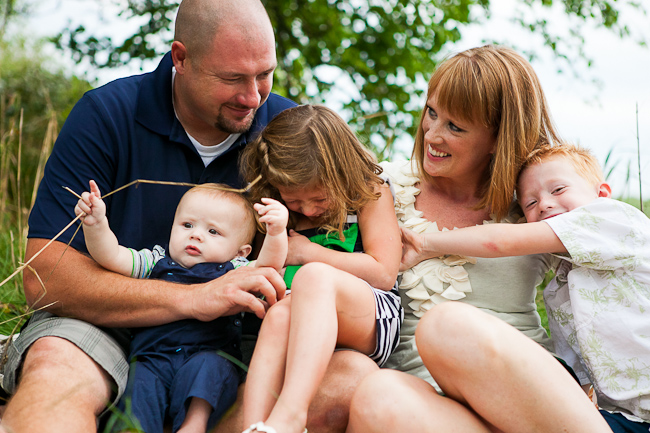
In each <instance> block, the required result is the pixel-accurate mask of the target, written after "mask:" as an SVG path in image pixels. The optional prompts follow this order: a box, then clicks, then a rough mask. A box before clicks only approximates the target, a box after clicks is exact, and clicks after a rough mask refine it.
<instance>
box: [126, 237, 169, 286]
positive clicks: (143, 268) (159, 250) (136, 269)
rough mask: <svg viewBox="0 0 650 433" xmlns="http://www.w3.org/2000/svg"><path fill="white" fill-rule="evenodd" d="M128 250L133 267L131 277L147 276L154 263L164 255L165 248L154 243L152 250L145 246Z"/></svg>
mask: <svg viewBox="0 0 650 433" xmlns="http://www.w3.org/2000/svg"><path fill="white" fill-rule="evenodd" d="M129 251H130V252H131V256H132V257H133V268H132V270H131V277H133V278H149V275H151V271H152V270H153V267H154V266H155V265H156V263H158V261H159V260H160V259H162V258H163V257H165V249H164V248H163V247H161V246H160V245H156V246H155V247H154V248H153V250H149V249H146V248H145V249H142V250H140V251H136V250H134V249H133V248H129Z"/></svg>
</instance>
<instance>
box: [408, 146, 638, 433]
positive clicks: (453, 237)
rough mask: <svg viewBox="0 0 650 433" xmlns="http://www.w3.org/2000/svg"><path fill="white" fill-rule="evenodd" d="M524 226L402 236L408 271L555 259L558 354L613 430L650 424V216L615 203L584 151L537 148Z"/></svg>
mask: <svg viewBox="0 0 650 433" xmlns="http://www.w3.org/2000/svg"><path fill="white" fill-rule="evenodd" d="M517 196H518V201H519V204H520V206H521V208H522V209H523V211H524V214H525V216H526V219H527V221H528V223H527V224H490V225H484V226H476V227H469V228H463V229H458V230H453V231H445V232H438V233H426V234H423V235H417V234H415V233H413V232H408V231H403V234H402V235H403V243H404V255H403V258H402V262H403V263H402V267H403V268H408V267H411V266H413V265H414V264H416V263H418V262H419V261H422V260H424V259H427V258H431V257H438V256H440V255H443V254H461V255H468V256H478V257H503V256H515V255H527V254H539V253H554V254H555V255H557V257H559V259H560V260H559V265H558V266H557V268H556V269H555V278H554V279H553V281H551V282H550V283H549V284H548V286H547V287H546V289H545V290H544V300H545V303H546V308H547V311H548V313H549V315H548V318H549V325H550V328H551V334H552V337H553V340H554V342H555V350H556V353H557V355H558V356H560V357H561V358H563V359H564V360H566V361H567V363H568V364H569V365H570V366H571V367H572V368H573V369H574V370H575V371H576V373H577V375H578V377H579V379H580V382H581V384H583V385H584V384H587V383H590V382H591V383H592V384H593V386H594V389H595V391H596V395H597V401H598V404H599V406H600V408H601V413H602V414H603V416H604V417H605V419H606V420H607V422H608V423H609V425H610V427H611V428H612V429H613V431H614V432H615V433H617V432H645V433H647V432H648V430H649V428H650V219H648V217H646V216H645V215H644V214H643V213H641V212H640V211H639V210H637V209H636V208H634V207H632V206H630V205H627V204H625V203H622V202H620V201H617V200H612V199H610V197H611V188H610V187H609V185H608V184H607V183H606V182H605V181H604V178H603V174H602V171H601V168H600V166H599V164H598V162H597V161H596V159H595V158H594V157H593V155H592V154H590V153H589V152H588V151H587V150H585V149H581V148H579V147H576V146H573V145H568V144H563V145H558V146H544V147H542V148H540V149H538V150H536V151H534V152H532V153H531V154H530V155H529V156H528V158H527V160H526V162H525V163H524V165H523V168H522V170H521V172H520V175H519V182H518V188H517Z"/></svg>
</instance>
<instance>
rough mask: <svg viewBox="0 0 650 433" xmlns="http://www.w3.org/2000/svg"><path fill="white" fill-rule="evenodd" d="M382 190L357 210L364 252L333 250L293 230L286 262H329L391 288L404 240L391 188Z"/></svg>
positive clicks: (294, 263) (369, 280) (382, 287)
mask: <svg viewBox="0 0 650 433" xmlns="http://www.w3.org/2000/svg"><path fill="white" fill-rule="evenodd" d="M380 192H381V197H379V199H377V200H373V201H371V202H369V203H368V204H367V205H366V206H364V207H363V209H361V210H360V211H359V213H358V224H359V231H360V233H361V239H362V240H363V249H364V253H347V252H341V251H335V250H330V249H328V248H325V247H323V246H321V245H318V244H315V243H313V242H309V240H308V239H307V238H306V237H304V236H301V235H298V234H296V233H295V232H292V234H291V237H290V238H289V243H290V246H289V258H288V260H287V265H304V264H305V263H309V262H322V263H327V264H328V265H331V266H334V267H335V268H338V269H341V270H343V271H346V272H349V273H351V274H353V275H356V276H357V277H359V278H361V279H363V280H365V281H367V282H368V283H369V284H370V285H372V286H373V287H376V288H378V289H383V290H390V289H391V288H392V287H393V285H394V284H395V280H396V279H397V272H398V271H399V261H400V256H401V246H400V242H401V241H400V233H399V227H398V225H397V217H396V216H395V209H394V207H393V198H392V195H391V193H390V190H389V188H388V187H387V186H382V187H380Z"/></svg>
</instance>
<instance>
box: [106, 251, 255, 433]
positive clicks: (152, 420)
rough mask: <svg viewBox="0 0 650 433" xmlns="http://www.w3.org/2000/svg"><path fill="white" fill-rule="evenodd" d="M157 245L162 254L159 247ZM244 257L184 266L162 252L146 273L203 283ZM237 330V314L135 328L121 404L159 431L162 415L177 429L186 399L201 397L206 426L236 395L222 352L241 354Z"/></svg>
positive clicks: (232, 371) (233, 374)
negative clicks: (207, 412) (208, 412)
mask: <svg viewBox="0 0 650 433" xmlns="http://www.w3.org/2000/svg"><path fill="white" fill-rule="evenodd" d="M156 248H160V247H159V246H157V247H156ZM158 251H162V252H163V254H164V250H163V249H162V248H160V249H159V250H158ZM134 253H135V254H138V252H134ZM245 263H247V261H246V259H242V258H237V260H234V261H232V262H226V263H199V264H197V265H195V266H193V267H192V268H191V269H187V268H184V267H182V266H181V265H179V264H178V263H176V262H174V261H173V260H172V259H171V258H170V257H169V256H166V255H165V256H164V257H162V258H160V259H159V260H157V262H155V265H154V266H153V269H152V270H151V274H150V275H149V278H152V279H160V280H165V281H171V282H176V283H184V284H196V283H204V282H208V281H211V280H214V279H215V278H219V277H221V276H222V275H224V274H225V273H226V272H228V271H231V270H233V269H235V267H239V266H241V265H243V264H245ZM241 330H242V322H241V315H233V316H227V317H220V318H218V319H216V320H213V321H210V322H201V321H199V320H190V319H188V320H181V321H177V322H172V323H168V324H165V325H160V326H153V327H148V328H136V329H133V330H132V333H133V337H132V342H131V347H130V353H129V357H128V359H129V361H130V369H129V382H128V386H127V389H126V393H125V394H124V396H123V397H122V399H121V400H120V403H119V404H118V407H119V409H121V410H123V411H126V413H127V414H129V415H131V414H132V415H133V417H135V418H136V419H137V420H138V421H139V422H140V426H141V428H142V429H143V430H144V431H145V432H146V433H155V432H162V431H163V423H164V420H165V418H171V420H172V421H173V431H177V430H178V429H179V428H180V426H181V424H182V423H183V420H184V419H185V415H186V412H187V408H188V407H189V403H190V400H191V399H192V397H199V398H202V399H204V400H206V401H207V402H208V403H210V405H211V406H212V408H213V412H212V414H211V415H210V419H209V421H208V429H210V428H212V427H214V426H215V425H216V423H217V421H218V420H219V419H220V418H221V416H222V415H223V413H224V412H225V411H226V410H227V409H228V408H229V407H230V406H231V405H232V404H233V403H234V402H235V400H236V398H237V387H238V386H239V382H240V373H239V372H238V370H237V368H236V367H235V366H234V365H233V363H231V362H230V361H228V360H227V359H226V358H224V357H223V356H221V355H222V354H225V356H230V357H232V358H235V359H238V360H240V359H241V351H240V342H241ZM119 427H120V428H122V427H123V426H119ZM118 431H119V430H118Z"/></svg>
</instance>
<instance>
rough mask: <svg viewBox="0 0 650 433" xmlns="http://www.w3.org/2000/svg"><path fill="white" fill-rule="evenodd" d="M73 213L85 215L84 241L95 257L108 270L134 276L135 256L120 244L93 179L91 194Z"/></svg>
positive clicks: (80, 200) (87, 194)
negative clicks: (109, 222)
mask: <svg viewBox="0 0 650 433" xmlns="http://www.w3.org/2000/svg"><path fill="white" fill-rule="evenodd" d="M74 212H75V214H76V215H80V214H86V216H85V217H83V218H82V220H83V229H84V238H85V240H86V248H88V252H89V253H90V255H91V256H92V258H93V259H95V261H96V262H97V263H99V264H100V265H102V266H103V267H104V268H106V269H108V270H109V271H113V272H117V273H119V274H122V275H126V276H131V272H132V271H133V257H132V255H131V252H130V251H129V250H128V249H127V248H125V247H123V246H121V245H120V244H119V243H118V241H117V238H116V237H115V234H114V233H113V231H112V230H111V228H110V227H109V225H108V218H106V204H105V203H104V201H103V200H102V199H101V193H100V191H99V187H98V186H97V184H96V183H95V181H94V180H91V181H90V192H88V191H86V192H84V193H83V194H81V198H80V199H79V201H78V202H77V205H76V206H75V208H74Z"/></svg>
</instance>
